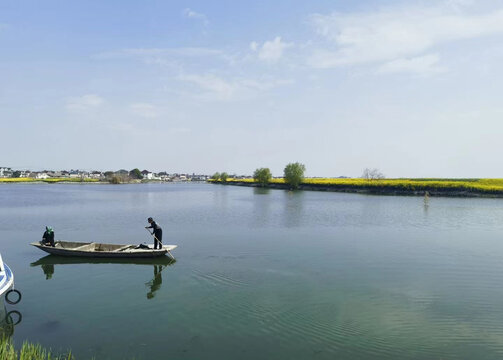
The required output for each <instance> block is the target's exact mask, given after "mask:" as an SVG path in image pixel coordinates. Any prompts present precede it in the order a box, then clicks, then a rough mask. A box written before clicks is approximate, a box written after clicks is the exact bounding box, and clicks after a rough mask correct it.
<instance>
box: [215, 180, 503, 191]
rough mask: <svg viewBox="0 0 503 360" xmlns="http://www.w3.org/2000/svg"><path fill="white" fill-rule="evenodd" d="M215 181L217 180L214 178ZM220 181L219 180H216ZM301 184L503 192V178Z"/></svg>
mask: <svg viewBox="0 0 503 360" xmlns="http://www.w3.org/2000/svg"><path fill="white" fill-rule="evenodd" d="M212 181H213V182H215V180H212ZM216 182H218V181H216ZM227 182H245V183H255V182H256V181H255V180H254V179H233V178H229V179H227ZM270 183H272V184H284V183H285V180H284V179H282V178H275V179H271V181H270ZM301 185H327V186H331V187H334V188H338V187H339V188H343V187H351V188H362V189H368V188H375V189H394V190H404V191H435V190H440V191H442V190H447V191H448V190H451V191H475V192H483V193H503V179H382V180H367V179H340V178H305V179H304V180H303V181H302V183H301Z"/></svg>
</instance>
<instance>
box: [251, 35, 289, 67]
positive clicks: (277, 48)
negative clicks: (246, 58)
mask: <svg viewBox="0 0 503 360" xmlns="http://www.w3.org/2000/svg"><path fill="white" fill-rule="evenodd" d="M292 46H293V44H292V43H285V42H282V41H281V37H280V36H276V37H275V38H274V40H270V41H266V42H265V43H264V44H263V45H262V46H260V44H258V43H257V42H255V41H253V42H251V43H250V49H251V50H252V51H254V52H258V57H259V59H261V60H264V61H268V62H277V61H278V60H279V59H281V57H282V56H283V52H284V51H285V50H286V49H288V48H289V47H292Z"/></svg>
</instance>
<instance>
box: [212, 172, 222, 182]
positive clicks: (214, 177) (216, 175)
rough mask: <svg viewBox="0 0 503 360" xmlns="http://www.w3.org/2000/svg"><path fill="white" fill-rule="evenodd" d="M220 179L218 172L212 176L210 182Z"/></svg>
mask: <svg viewBox="0 0 503 360" xmlns="http://www.w3.org/2000/svg"><path fill="white" fill-rule="evenodd" d="M219 179H220V173H219V172H216V173H214V174H213V176H212V177H211V180H215V181H217V180H219Z"/></svg>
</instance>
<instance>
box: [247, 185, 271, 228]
mask: <svg viewBox="0 0 503 360" xmlns="http://www.w3.org/2000/svg"><path fill="white" fill-rule="evenodd" d="M269 193H270V189H264V188H253V195H259V196H253V198H252V199H253V217H252V220H253V221H252V226H253V227H256V228H257V227H265V226H267V225H268V224H269V221H270V219H271V214H270V207H271V203H272V201H271V198H270V197H269V196H260V195H269Z"/></svg>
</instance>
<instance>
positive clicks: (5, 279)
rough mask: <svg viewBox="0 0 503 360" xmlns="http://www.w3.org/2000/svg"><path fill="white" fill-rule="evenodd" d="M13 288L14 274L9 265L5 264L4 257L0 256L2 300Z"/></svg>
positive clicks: (0, 290)
mask: <svg viewBox="0 0 503 360" xmlns="http://www.w3.org/2000/svg"><path fill="white" fill-rule="evenodd" d="M13 287H14V273H13V272H12V270H11V269H10V268H9V267H8V266H7V264H5V263H4V262H3V259H2V255H1V254H0V298H3V297H4V296H7V295H8V293H9V292H10V291H11V290H12V289H13ZM16 292H17V291H16ZM7 300H8V299H7Z"/></svg>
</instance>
